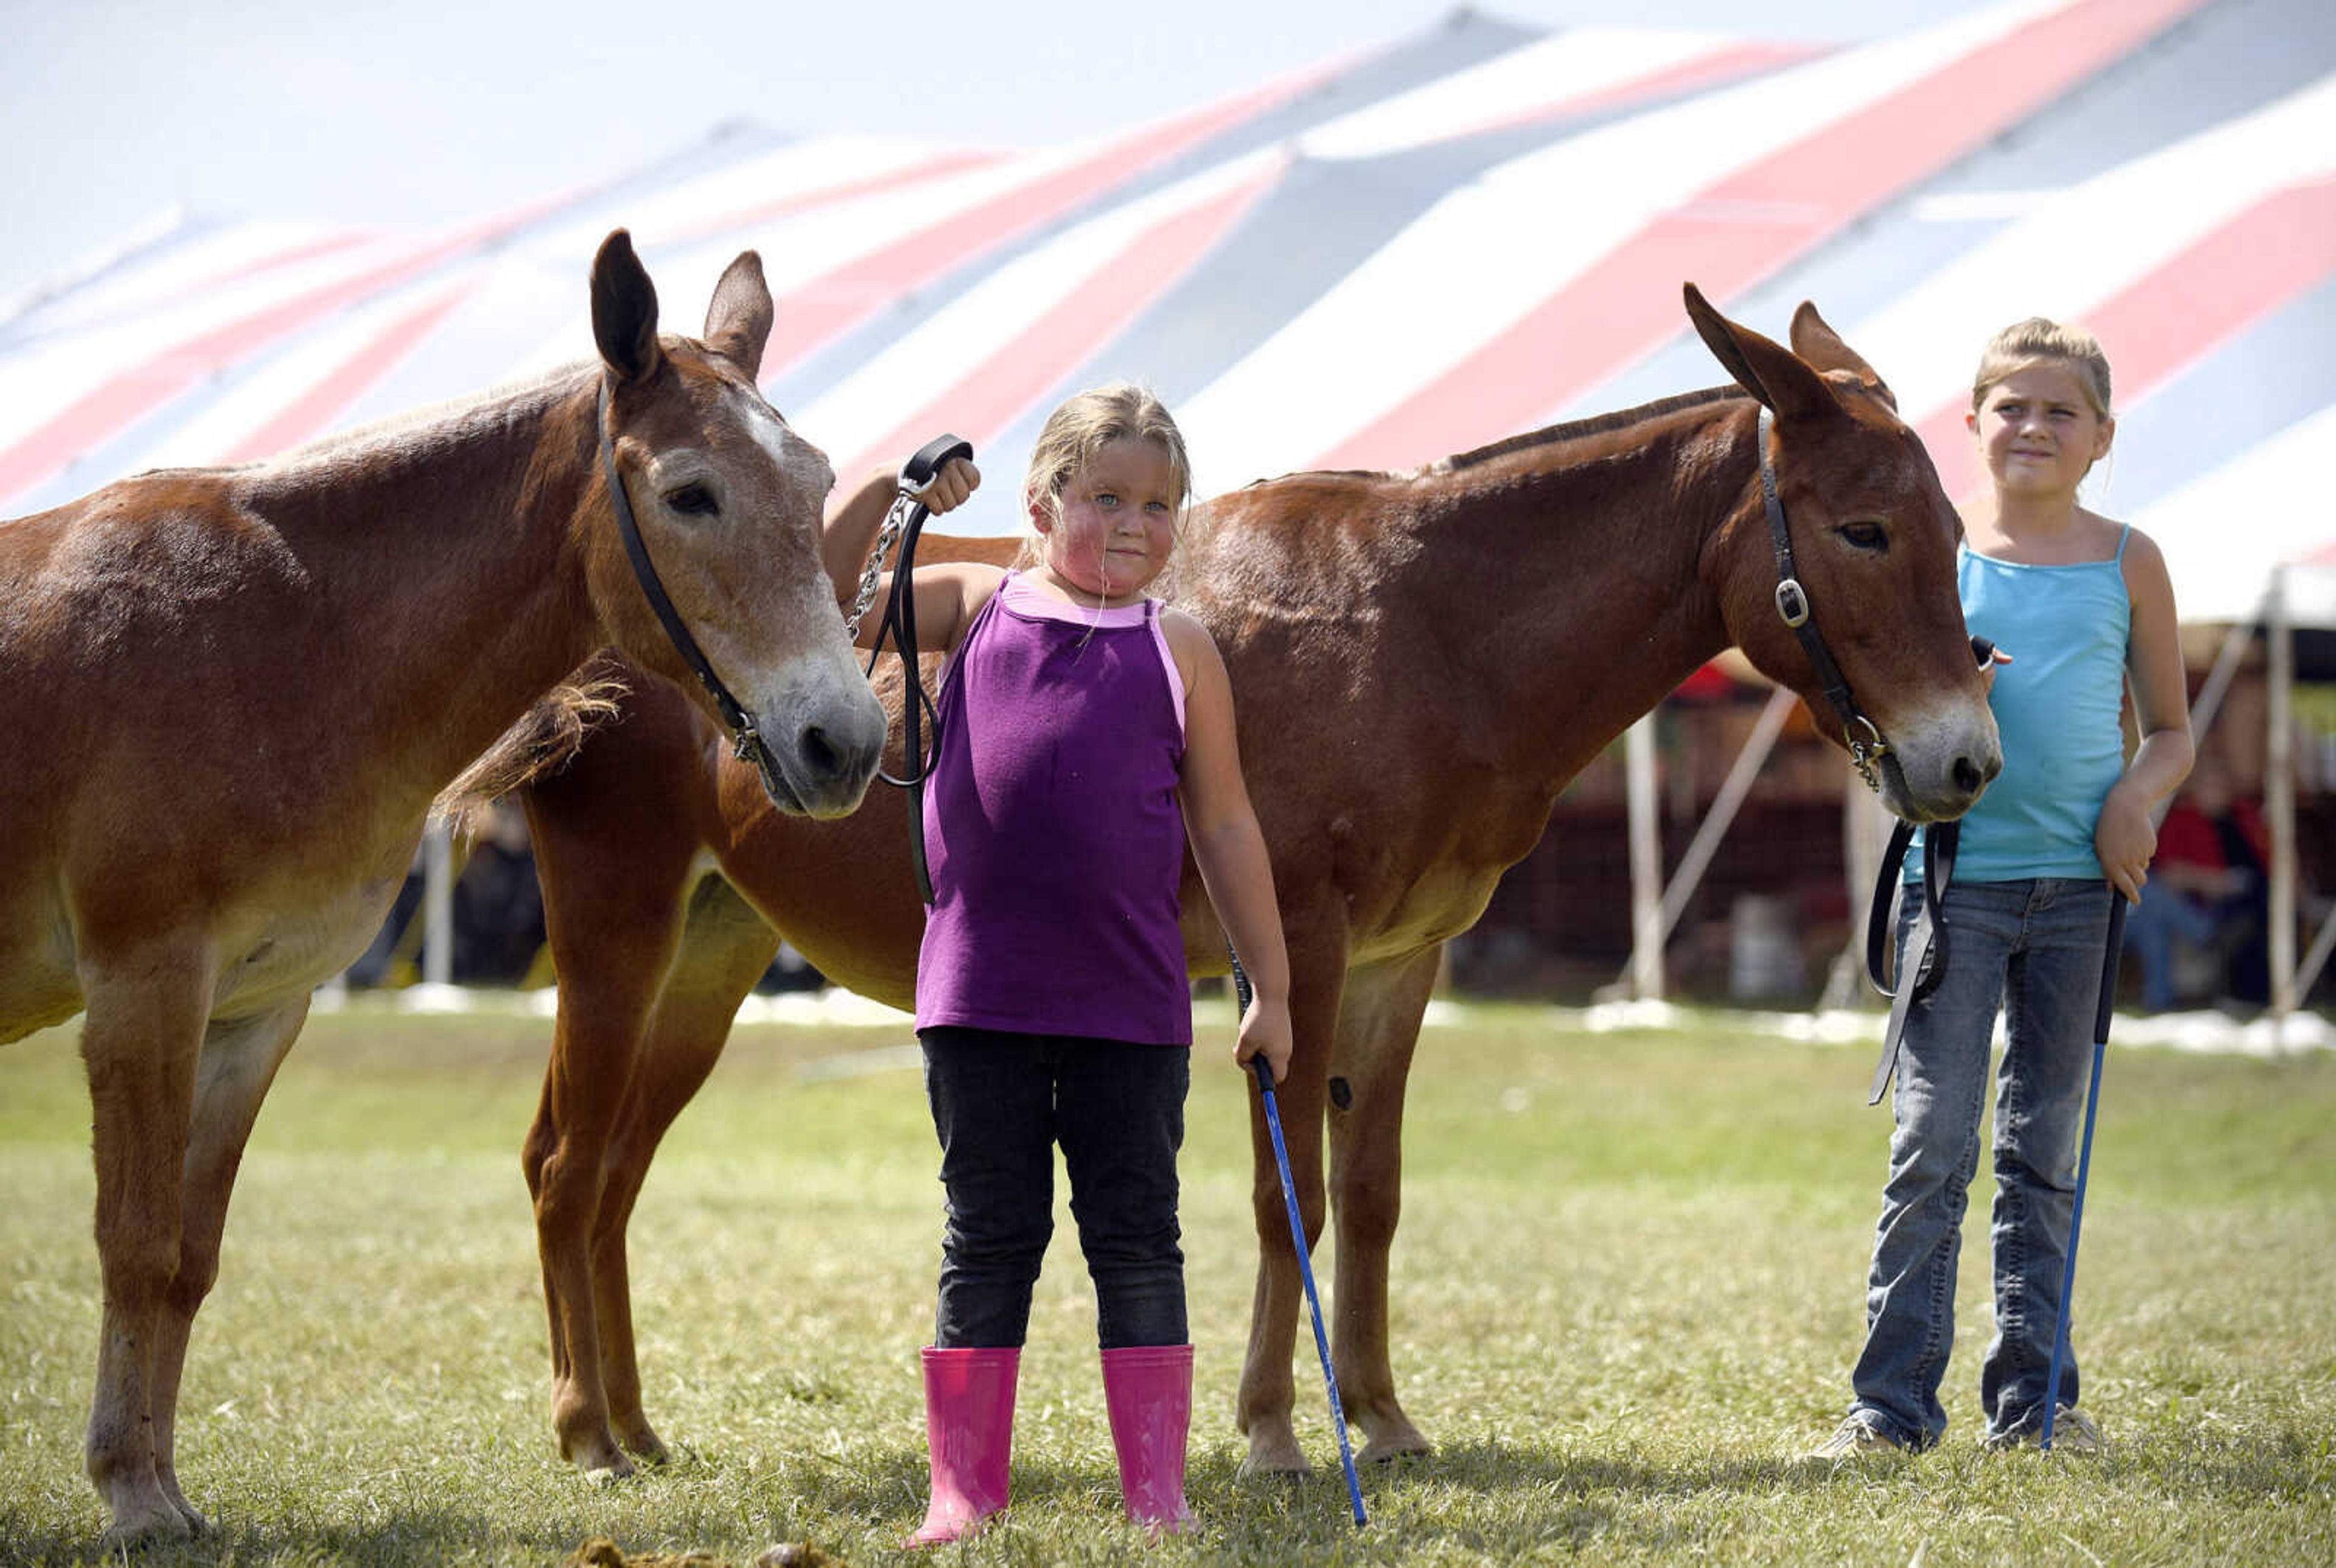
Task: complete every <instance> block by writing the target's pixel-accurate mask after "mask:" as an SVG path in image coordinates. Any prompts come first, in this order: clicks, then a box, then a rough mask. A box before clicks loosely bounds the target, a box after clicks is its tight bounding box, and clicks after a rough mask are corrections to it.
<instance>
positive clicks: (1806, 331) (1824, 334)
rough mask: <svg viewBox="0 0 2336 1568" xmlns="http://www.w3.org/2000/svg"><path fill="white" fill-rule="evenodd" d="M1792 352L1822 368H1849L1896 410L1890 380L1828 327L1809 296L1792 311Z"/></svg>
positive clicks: (1894, 394)
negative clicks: (1878, 372) (1882, 375)
mask: <svg viewBox="0 0 2336 1568" xmlns="http://www.w3.org/2000/svg"><path fill="white" fill-rule="evenodd" d="M1793 352H1794V353H1795V354H1797V355H1800V356H1801V357H1802V358H1803V359H1806V360H1807V361H1808V362H1809V363H1810V364H1811V365H1815V366H1816V367H1817V368H1818V369H1819V370H1846V371H1848V372H1849V373H1850V374H1851V375H1854V376H1856V377H1857V379H1858V381H1859V382H1860V383H1861V384H1862V385H1864V387H1865V388H1866V390H1867V391H1869V392H1871V393H1873V394H1874V396H1876V397H1878V398H1880V399H1881V400H1882V401H1883V402H1884V403H1886V404H1889V405H1890V406H1891V407H1892V408H1893V409H1894V408H1896V407H1897V406H1898V394H1896V393H1894V392H1892V391H1891V390H1890V385H1889V383H1887V382H1885V381H1883V379H1882V377H1881V375H1879V374H1877V373H1876V372H1875V370H1874V366H1872V365H1868V364H1866V363H1865V358H1864V355H1861V354H1859V353H1858V352H1857V350H1855V349H1854V348H1852V347H1851V346H1849V345H1848V344H1846V343H1844V342H1843V341H1842V340H1841V334H1840V333H1838V332H1835V330H1834V329H1833V328H1832V327H1831V326H1828V325H1827V324H1826V322H1825V317H1822V316H1819V315H1818V314H1817V307H1816V306H1815V304H1814V303H1813V302H1811V301H1809V300H1806V299H1804V300H1802V301H1801V307H1800V308H1799V309H1798V310H1796V311H1794V312H1793Z"/></svg>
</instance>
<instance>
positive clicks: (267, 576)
mask: <svg viewBox="0 0 2336 1568" xmlns="http://www.w3.org/2000/svg"><path fill="white" fill-rule="evenodd" d="M591 297H592V317H593V325H594V332H595V336H596V338H597V339H598V342H599V351H600V363H599V364H597V365H584V366H575V367H571V368H569V369H566V370H562V371H558V372H555V373H553V374H551V375H548V376H546V377H544V378H542V379H541V380H540V381H537V382H534V383H531V384H530V385H523V386H521V387H518V388H516V389H512V390H506V391H502V392H499V393H494V394H486V395H483V396H481V397H478V398H476V399H473V400H471V401H469V402H467V403H464V404H460V405H456V406H452V407H450V408H448V409H443V410H434V411H431V413H430V414H427V415H426V416H422V417H417V418H415V419H412V420H409V421H404V422H399V423H396V424H391V425H385V426H381V427H376V428H374V429H371V430H366V431H360V432H357V433H353V434H349V435H346V436H341V437H337V438H334V439H330V440H327V441H326V442H323V443H317V444H316V445H314V446H310V447H307V448H304V449H301V450H299V451H297V452H294V453H287V455H285V456H283V457H281V458H278V459H276V460H274V461H271V462H268V463H256V464H252V465H249V466H247V467H242V468H234V469H222V470H192V469H179V470H166V471H161V472H151V473H144V474H141V475H138V476H137V477H135V478H131V479H127V480H123V481H122V482H119V483H116V484H112V485H109V486H107V487H106V488H105V489H103V490H101V491H98V492H95V493H93V494H92V495H90V496H87V497H85V498H84V499H83V500H80V501H77V502H72V503H70V504H68V505H65V506H62V507H58V508H56V509H55V510H54V511H45V512H42V513H39V514H37V515H34V516H31V517H24V518H19V519H15V520H13V521H6V522H0V670H5V671H6V675H7V678H6V679H5V680H0V735H5V736H6V737H7V741H6V745H7V747H8V753H7V758H6V764H5V767H0V822H5V824H6V831H5V833H0V1040H15V1039H18V1038H21V1037H24V1036H25V1035H28V1034H30V1033H32V1032H33V1031H34V1030H35V1029H39V1028H42V1027H46V1026H49V1025H53V1024H57V1023H60V1022H63V1020H65V1019H67V1018H71V1017H72V1016H73V1014H74V1013H75V1012H81V1013H83V1015H84V1021H83V1029H82V1055H83V1059H84V1061H85V1062H86V1064H87V1066H88V1074H89V1084H90V1098H91V1104H92V1112H93V1116H92V1121H93V1142H94V1151H95V1162H96V1167H97V1219H96V1231H97V1244H98V1256H99V1262H100V1271H101V1274H102V1286H103V1293H104V1311H103V1327H102V1333H101V1338H100V1342H99V1348H98V1365H97V1376H96V1390H95V1396H94V1398H93V1400H92V1408H91V1414H90V1425H89V1435H88V1443H87V1452H86V1460H87V1466H88V1470H89V1475H90V1478H91V1480H92V1482H93V1483H94V1484H95V1485H96V1487H97V1489H98V1491H99V1493H100V1494H101V1495H102V1497H103V1499H104V1501H105V1505H106V1506H107V1508H108V1510H109V1511H110V1514H111V1531H110V1537H109V1538H110V1539H112V1540H117V1541H122V1540H128V1539H130V1538H131V1537H135V1536H139V1535H142V1534H149V1533H160V1534H187V1533H190V1532H191V1531H194V1530H197V1529H200V1527H201V1524H202V1520H201V1517H200V1514H198V1513H197V1512H196V1510H195V1509H194V1508H193V1507H192V1506H191V1505H190V1504H189V1503H188V1501H187V1498H186V1495H185V1494H184V1493H183V1491H182V1490H181V1489H180V1485H179V1478H178V1475H177V1472H176V1466H175V1463H174V1460H173V1449H174V1438H175V1431H176V1421H177V1408H178V1398H179V1384H180V1372H181V1369H182V1367H183V1364H184V1359H185V1356H186V1351H187V1341H188V1335H189V1332H190V1329H191V1328H192V1326H193V1323H194V1319H195V1314H196V1312H197V1310H199V1309H200V1306H201V1304H202V1301H203V1298H204V1296H205V1295H206V1294H207V1293H208V1292H209V1290H210V1287H211V1283H212V1281H213V1278H214V1277H215V1275H216V1273H217V1271H218V1266H219V1239H220V1235H221V1232H222V1231H223V1229H224V1227H225V1224H226V1221H227V1208H228V1200H229V1193H230V1191H231V1189H232V1187H233V1184H234V1181H235V1174H236V1168H237V1165H238V1162H239V1161H240V1160H241V1158H242V1154H243V1150H244V1145H245V1142H246V1140H247V1139H248V1136H249V1135H250V1132H251V1128H252V1124H253V1120H254V1118H255V1117H256V1116H257V1115H258V1111H259V1105H260V1102H261V1100H262V1098H263V1097H264V1096H266V1094H267V1092H268V1085H269V1083H270V1081H271V1080H272V1079H273V1078H274V1076H275V1074H276V1070H277V1066H278V1064H279V1063H281V1062H282V1060H283V1059H284V1056H285V1053H286V1052H287V1050H288V1049H289V1048H290V1047H291V1044H292V1041H293V1038H294V1037H295V1036H297V1034H298V1032H299V1029H300V1026H301V1023H302V1022H303V1020H304V1019H305V1018H307V1012H308V998H309V993H310V990H311V989H312V988H313V987H314V986H315V985H316V983H317V982H318V981H320V980H323V979H326V978H328V977H330V976H331V975H333V974H335V973H336V972H337V971H338V970H339V969H341V968H343V967H344V966H345V965H346V964H347V962H348V961H349V960H350V959H353V958H354V957H355V956H356V954H357V953H358V952H359V951H360V950H362V949H363V948H364V946H365V942H366V940H367V939H368V938H369V937H370V936H371V935H372V934H373V932H374V931H375V930H376V929H377V928H378V926H379V924H380V922H381V920H382V917H383V915H384V912H385V911H386V910H387V908H388V906H389V903H390V901H391V899H392V898H393V896H394V893H395V891H396V888H397V886H398V884H399V882H400V881H401V880H402V878H403V876H404V872H405V868H406V866H407V864H408V863H409V862H410V860H411V858H412V855H413V852H414V845H415V843H416V842H418V840H419V838H420V835H421V833H422V830H423V823H424V821H425V819H426V817H427V815H428V813H429V812H430V809H431V804H432V801H433V797H434V796H435V795H436V794H438V792H439V791H440V790H441V789H443V788H444V787H445V786H446V784H448V783H449V782H450V781H451V780H453V778H454V776H455V775H456V774H457V773H459V772H460V771H461V769H462V766H463V765H464V764H465V763H466V762H468V761H469V760H470V759H472V757H474V756H475V755H478V754H479V752H480V751H481V750H482V748H484V747H486V746H487V745H489V744H490V743H491V742H492V741H493V739H494V738H495V736H496V735H499V734H501V733H502V732H503V730H504V729H505V728H507V727H508V726H510V725H511V723H512V721H513V720H515V719H516V718H518V717H520V716H521V715H522V714H524V713H525V712H526V711H527V710H528V708H529V706H530V704H531V703H533V702H535V701H536V700H537V699H538V698H539V697H540V696H543V694H544V693H545V692H546V691H547V690H549V689H550V688H552V687H554V686H556V685H557V684H558V683H559V682H560V679H561V677H563V676H565V675H567V674H568V673H569V671H570V670H572V669H573V668H574V667H576V666H577V665H578V664H579V662H581V661H582V660H583V659H585V658H586V657H589V655H590V654H591V653H592V651H593V650H594V649H595V648H599V647H601V646H603V645H604V644H608V643H610V642H614V643H615V644H616V645H617V646H618V648H622V649H623V650H624V651H625V652H626V654H627V655H628V657H630V658H632V659H633V660H635V661H637V662H638V664H640V665H641V666H644V667H647V668H648V669H651V670H655V671H657V672H659V673H662V674H665V675H668V676H670V677H674V678H675V679H676V680H678V681H683V682H686V684H687V685H688V686H689V687H691V688H692V690H693V695H694V694H695V687H696V682H695V680H693V679H691V678H690V676H689V673H688V672H687V671H686V669H685V668H684V667H683V666H682V664H681V661H680V660H679V658H678V657H676V654H675V653H674V651H673V649H672V648H671V647H670V646H669V645H668V643H667V638H666V636H665V634H664V632H663V630H662V629H661V628H660V627H659V625H658V623H657V619H656V618H655V617H654V615H653V614H652V612H651V611H650V609H649V608H648V606H647V602H646V601H645V600H644V599H643V596H642V589H640V587H639V586H638V584H637V583H636V581H635V579H634V576H633V572H632V570H631V569H630V567H629V566H628V561H627V558H626V553H625V549H624V546H623V545H622V543H621V542H620V541H619V540H618V532H617V527H616V524H615V521H614V518H613V513H612V508H611V504H610V495H609V491H608V482H609V476H608V472H606V471H605V470H604V466H603V463H602V462H601V458H600V433H599V398H600V393H601V389H602V386H603V385H604V384H605V385H607V388H608V411H609V412H608V419H609V421H610V426H611V428H610V431H609V434H610V436H611V437H612V438H613V452H614V457H615V468H616V472H618V474H619V475H621V482H623V484H624V485H625V486H626V488H627V490H628V492H629V494H630V496H631V501H632V506H633V509H634V511H636V513H637V514H638V521H639V526H640V529H641V531H642V533H643V535H644V538H645V541H646V542H647V545H648V547H649V548H650V550H652V552H653V554H654V556H655V558H656V560H657V565H658V568H659V570H660V572H661V573H662V576H663V579H664V581H665V584H666V587H667V590H668V591H669V592H670V594H671V597H672V599H673V600H674V602H675V603H676V605H677V606H678V607H679V609H680V612H681V615H682V618H683V619H684V620H685V621H686V624H687V625H688V626H689V627H690V628H692V630H693V631H694V633H695V635H696V639H697V640H698V641H699V642H700V643H701V644H702V645H703V647H704V648H705V649H706V652H707V654H708V655H709V656H710V657H711V659H712V661H713V663H714V665H715V667H716V668H717V669H718V670H719V671H720V672H721V675H722V677H723V679H724V680H725V683H726V684H727V686H728V687H730V688H731V689H732V690H733V691H735V693H737V694H738V697H739V700H740V702H741V704H742V705H743V706H745V709H746V710H747V711H748V712H749V713H750V714H751V715H752V716H753V717H754V722H755V724H756V726H757V727H758V728H759V729H760V731H761V732H762V735H763V737H764V743H765V745H766V746H767V747H768V750H769V753H770V770H769V771H770V774H771V776H772V778H773V781H774V788H775V790H776V792H777V793H778V794H779V799H778V800H777V802H776V803H775V805H776V807H777V808H780V809H784V810H786V811H801V812H809V813H817V814H822V815H826V816H835V815H838V814H840V813H848V812H850V811H852V809H853V808H854V807H855V806H856V805H857V804H858V803H859V801H860V799H861V794H863V793H864V792H865V790H866V788H867V784H868V781H869V779H870V777H871V774H872V772H873V770H874V767H875V765H876V763H877V760H878V757H879V754H880V751H881V745H882V738H883V715H882V712H881V708H880V707H879V706H878V705H877V703H876V700H875V698H874V696H872V695H871V692H870V691H869V688H868V686H867V683H866V681H865V680H864V679H863V678H862V677H861V673H860V671H859V669H858V667H857V666H856V664H855V663H854V661H853V658H852V651H851V649H850V648H849V647H847V646H846V644H845V641H844V638H843V628H842V620H841V618H839V617H838V615H837V614H836V610H835V604H834V598H833V593H832V589H831V588H830V586H829V582H828V578H827V575H826V572H825V570H824V568H823V565H822V558H821V555H820V541H819V526H820V511H821V507H822V502H823V500H824V496H825V492H826V491H827V489H828V488H829V486H830V484H831V482H832V476H831V474H830V472H829V469H828V465H827V461H826V459H825V458H824V457H823V456H822V455H821V453H819V452H818V451H817V449H815V448H813V447H812V446H811V445H809V444H808V443H805V442H803V440H802V439H801V438H800V437H798V436H796V435H795V434H793V432H791V431H790V430H788V429H787V428H786V426H785V424H784V421H782V420H781V419H780V418H779V417H778V416H777V415H776V414H774V413H773V412H772V411H771V409H770V407H769V405H768V404H765V403H764V401H763V399H762V396H761V394H759V393H758V392H757V391H756V390H755V387H754V373H755V368H756V364H757V362H758V360H759V359H760V357H761V354H762V349H763V345H764V339H765V337H766V336H767V334H768V332H769V330H770V326H771V303H770V295H769V291H768V289H767V288H766V287H764V282H763V277H762V268H761V264H760V262H759V261H758V260H757V259H756V258H754V256H753V254H752V253H749V254H747V255H745V256H742V257H740V258H738V260H737V261H736V262H735V263H734V264H733V265H732V266H731V268H729V270H728V271H727V272H726V273H725V275H724V277H723V279H722V281H721V284H720V286H719V287H717V288H716V289H715V295H714V300H713V305H712V307H711V309H710V310H709V312H708V315H707V318H706V336H705V338H704V340H703V341H702V342H701V341H692V340H689V339H686V338H681V337H674V336H667V337H660V336H658V335H657V297H656V293H655V291H654V289H653V288H652V287H651V286H650V283H649V278H648V275H647V272H646V271H645V270H644V269H643V268H642V267H641V264H640V262H639V260H638V258H637V257H636V256H635V255H634V252H633V248H632V245H631V242H630V240H629V239H628V237H627V236H626V235H625V234H624V232H623V231H622V230H619V231H618V232H617V233H615V234H613V235H611V236H610V237H609V239H608V242H607V243H606V244H604V245H603V246H602V248H601V249H600V252H599V256H598V258H596V259H595V261H594V264H593V268H592V279H591ZM662 689H666V690H668V691H674V695H675V697H676V701H680V702H683V703H684V704H685V705H686V702H687V700H688V699H687V698H686V697H684V696H682V695H681V693H680V692H679V691H677V690H675V688H672V687H664V688H662ZM751 776H752V775H750V785H749V787H753V786H752V783H751ZM754 793H755V794H756V795H757V796H758V797H762V798H760V799H759V801H758V803H759V805H760V806H761V807H762V808H763V809H765V810H771V809H774V802H773V801H772V800H771V799H770V798H768V797H764V796H763V792H762V791H761V790H760V789H759V788H756V789H755V790H754ZM592 1207H593V1205H592V1203H591V1202H590V1201H589V1199H588V1200H586V1201H584V1202H582V1203H579V1214H581V1215H583V1216H585V1217H588V1218H589V1214H590V1213H591V1212H592Z"/></svg>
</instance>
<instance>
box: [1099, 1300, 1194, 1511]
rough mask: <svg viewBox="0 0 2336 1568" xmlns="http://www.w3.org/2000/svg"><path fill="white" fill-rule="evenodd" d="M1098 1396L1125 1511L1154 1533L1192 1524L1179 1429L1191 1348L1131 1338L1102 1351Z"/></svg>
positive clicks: (1187, 1397) (1185, 1419)
mask: <svg viewBox="0 0 2336 1568" xmlns="http://www.w3.org/2000/svg"><path fill="white" fill-rule="evenodd" d="M1103 1398H1104V1404H1105V1407H1107V1408H1108V1409H1109V1410H1110V1412H1111V1446H1112V1447H1113V1448H1114V1450H1116V1451H1117V1453H1118V1455H1119V1490H1120V1494H1121V1495H1123V1496H1124V1497H1125V1498H1126V1499H1127V1516H1128V1517H1129V1518H1130V1519H1132V1520H1134V1522H1135V1523H1136V1524H1142V1525H1144V1526H1145V1527H1146V1528H1147V1529H1149V1530H1151V1531H1152V1532H1153V1534H1170V1535H1173V1534H1178V1533H1180V1532H1182V1531H1184V1530H1188V1529H1190V1528H1192V1509H1190V1508H1189V1507H1187V1506H1185V1504H1184V1436H1185V1433H1186V1431H1187V1430H1188V1429H1189V1428H1190V1427H1191V1426H1192V1346H1190V1345H1131V1346H1127V1347H1125V1348H1124V1349H1117V1350H1105V1352H1104V1353H1103Z"/></svg>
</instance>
